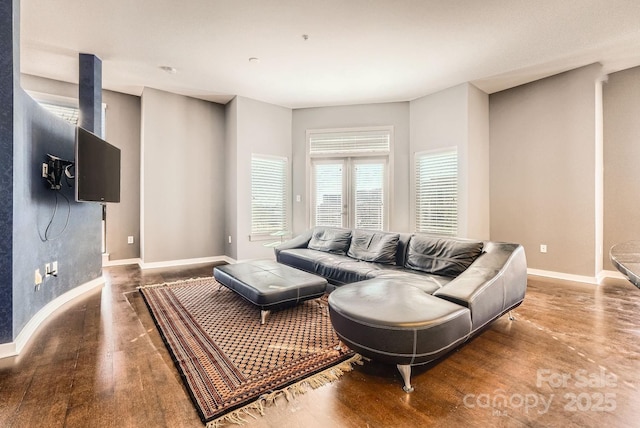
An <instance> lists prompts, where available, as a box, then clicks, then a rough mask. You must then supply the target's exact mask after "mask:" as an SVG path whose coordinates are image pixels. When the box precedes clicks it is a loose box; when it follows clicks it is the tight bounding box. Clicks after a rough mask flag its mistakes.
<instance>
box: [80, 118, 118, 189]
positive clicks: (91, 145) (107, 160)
mask: <svg viewBox="0 0 640 428" xmlns="http://www.w3.org/2000/svg"><path fill="white" fill-rule="evenodd" d="M75 179H76V200H77V201H89V202H120V149H119V148H117V147H114V146H112V145H111V144H109V143H107V142H106V141H104V140H103V139H102V138H100V137H98V136H97V135H95V134H93V133H92V132H89V131H87V130H86V129H83V128H80V127H78V128H77V131H76V165H75Z"/></svg>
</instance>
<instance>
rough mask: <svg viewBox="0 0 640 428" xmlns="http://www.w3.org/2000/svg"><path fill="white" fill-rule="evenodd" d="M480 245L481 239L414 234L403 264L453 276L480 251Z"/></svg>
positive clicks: (465, 268) (482, 244) (473, 259)
mask: <svg viewBox="0 0 640 428" xmlns="http://www.w3.org/2000/svg"><path fill="white" fill-rule="evenodd" d="M483 246H484V243H483V242H482V241H474V240H470V239H459V238H443V237H435V236H430V235H425V234H415V235H413V236H412V237H411V239H410V240H409V246H408V248H407V253H406V260H405V264H404V266H405V267H406V268H409V269H414V270H419V271H422V272H426V273H431V274H434V275H441V276H448V277H456V276H458V275H460V274H461V273H462V272H464V271H465V270H467V268H468V267H469V266H471V264H472V263H473V262H474V261H475V260H476V259H477V258H478V257H479V256H480V254H482V248H483Z"/></svg>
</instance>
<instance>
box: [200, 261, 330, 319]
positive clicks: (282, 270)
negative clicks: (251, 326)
mask: <svg viewBox="0 0 640 428" xmlns="http://www.w3.org/2000/svg"><path fill="white" fill-rule="evenodd" d="M213 276H214V277H215V279H216V280H217V281H218V282H219V283H220V284H222V285H224V286H225V287H227V288H229V289H231V290H233V291H235V292H236V293H238V294H239V295H241V296H242V297H244V298H245V299H247V300H248V301H250V302H251V303H253V304H254V305H256V306H259V307H260V322H261V324H264V323H265V319H266V316H267V315H268V314H269V311H270V310H273V309H282V308H285V307H288V306H294V305H296V304H298V303H300V302H302V301H305V300H309V299H315V298H317V297H320V296H322V295H323V294H324V292H325V289H326V288H327V280H326V279H324V278H322V277H320V276H317V275H313V274H310V273H307V272H303V271H301V270H298V269H295V268H292V267H289V266H286V265H281V264H279V263H277V262H276V261H275V260H255V261H250V262H245V263H237V264H228V265H222V266H216V267H215V268H214V269H213Z"/></svg>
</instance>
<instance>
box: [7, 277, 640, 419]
mask: <svg viewBox="0 0 640 428" xmlns="http://www.w3.org/2000/svg"><path fill="white" fill-rule="evenodd" d="M211 269H212V265H200V266H196V267H188V268H180V269H177V268H176V269H165V270H148V271H144V272H143V271H141V270H140V269H139V268H137V267H133V266H122V267H110V268H106V269H105V270H104V275H105V277H106V279H107V283H106V286H105V287H104V288H103V289H102V290H101V291H95V292H94V293H92V294H90V295H87V296H85V297H83V298H82V299H81V300H77V301H75V302H73V303H70V304H68V305H67V306H65V307H64V308H62V309H61V310H59V311H58V312H57V313H56V314H55V316H53V317H51V318H50V319H49V320H48V321H47V322H46V324H45V325H43V326H42V327H41V328H40V329H39V331H38V332H37V333H36V334H35V335H34V336H33V338H32V339H31V341H30V342H29V344H28V345H27V347H26V348H25V349H24V351H23V352H22V354H21V355H20V356H19V357H16V358H8V359H4V360H0V426H1V427H147V428H150V427H202V423H201V422H200V420H199V418H198V416H197V414H196V411H195V410H194V407H193V405H192V403H191V401H190V399H189V397H188V395H187V393H186V391H185V389H184V387H183V385H182V382H181V380H180V378H179V375H178V373H177V371H176V369H175V367H174V365H173V363H172V362H171V359H170V357H169V355H168V352H167V351H166V349H165V347H164V345H163V343H162V341H161V339H160V337H159V334H158V332H157V331H156V329H155V326H154V324H153V321H152V320H151V317H150V315H149V313H148V311H147V308H146V307H145V305H144V302H143V301H142V298H141V296H140V294H139V293H138V292H137V291H136V286H138V285H141V284H152V283H159V282H168V281H175V280H178V279H184V278H191V277H199V276H210V275H211ZM514 313H515V315H516V318H517V319H516V321H510V320H509V319H508V318H507V317H506V316H504V317H502V318H501V319H499V320H498V321H496V322H495V323H493V324H492V325H491V326H490V327H489V328H488V329H486V330H485V331H484V332H483V333H482V334H480V335H479V336H476V337H475V338H474V339H473V340H471V341H470V342H468V343H467V344H466V345H464V346H462V347H461V348H460V349H458V350H456V351H455V352H453V353H451V354H450V355H448V356H447V357H446V358H444V359H443V360H441V361H439V362H438V363H436V364H431V365H429V366H424V367H420V368H416V369H414V374H413V378H412V380H413V384H414V386H415V392H413V393H412V394H405V393H404V392H403V391H402V389H401V380H400V375H399V374H398V373H397V371H396V369H395V367H392V366H385V365H381V364H377V363H375V362H368V363H366V364H364V365H363V366H358V367H357V368H356V369H355V370H354V371H353V372H351V373H347V374H346V375H345V376H343V378H342V379H341V380H339V381H338V382H334V383H332V384H329V385H326V386H324V387H321V388H319V389H316V390H312V391H309V392H307V393H306V394H303V395H299V396H297V398H296V399H295V400H293V401H290V402H287V401H286V400H284V399H281V400H280V401H279V402H278V405H277V406H275V407H269V408H267V409H266V410H265V415H264V416H262V417H260V416H259V417H258V418H256V419H252V418H250V417H248V419H247V423H246V425H245V426H247V427H261V428H264V427H273V428H275V427H278V428H281V427H302V426H304V427H306V428H311V427H327V426H335V427H372V428H373V427H426V426H439V427H448V426H455V427H463V426H464V427H467V426H482V427H484V426H508V427H512V426H513V427H520V426H540V427H542V426H556V427H567V426H575V427H603V426H608V427H625V426H628V427H633V426H635V427H637V426H639V425H640V290H638V289H637V288H636V287H634V286H633V285H631V284H630V283H628V282H626V281H623V280H613V279H608V280H606V282H605V284H603V285H601V286H598V287H596V286H591V285H586V284H579V283H571V282H562V281H553V280H548V279H542V278H534V277H531V278H530V280H529V288H528V291H527V297H526V299H525V301H524V303H523V304H522V305H521V306H520V307H519V308H517V309H516V310H515V311H514Z"/></svg>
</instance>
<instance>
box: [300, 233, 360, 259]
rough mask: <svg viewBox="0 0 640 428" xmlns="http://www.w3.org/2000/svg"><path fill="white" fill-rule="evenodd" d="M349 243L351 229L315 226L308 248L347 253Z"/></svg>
mask: <svg viewBox="0 0 640 428" xmlns="http://www.w3.org/2000/svg"><path fill="white" fill-rule="evenodd" d="M349 244H351V230H348V229H332V228H328V227H316V228H315V229H314V231H313V236H311V240H310V241H309V244H308V246H307V247H308V248H311V249H312V250H318V251H324V252H326V253H333V254H341V255H345V254H347V251H348V250H349Z"/></svg>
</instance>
